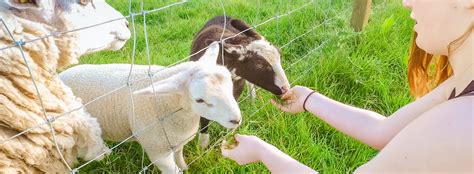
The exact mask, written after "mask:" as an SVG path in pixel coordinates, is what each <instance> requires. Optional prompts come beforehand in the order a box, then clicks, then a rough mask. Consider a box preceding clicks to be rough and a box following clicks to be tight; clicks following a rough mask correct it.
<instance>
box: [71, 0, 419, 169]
mask: <svg viewBox="0 0 474 174" xmlns="http://www.w3.org/2000/svg"><path fill="white" fill-rule="evenodd" d="M172 2H176V1H175V0H160V1H155V0H153V1H152V0H147V1H145V9H153V8H158V7H161V6H164V5H166V4H170V3H172ZM219 2H220V1H219V0H201V1H191V2H189V3H186V4H184V5H179V6H175V7H171V8H169V9H166V10H163V11H160V12H155V13H152V14H149V15H148V16H147V17H146V19H147V30H148V39H149V43H150V47H149V48H150V55H151V59H152V63H153V64H156V65H163V66H166V65H170V64H172V63H174V62H176V61H178V60H180V59H183V58H184V57H186V56H188V54H189V52H190V48H191V42H192V39H193V36H194V34H195V33H196V32H198V31H199V30H200V29H201V27H202V26H203V25H204V23H205V22H206V21H207V20H208V19H210V18H212V17H214V16H216V15H222V14H223V12H222V10H221V7H220V4H219ZM258 2H259V1H246V0H227V1H225V8H226V12H227V14H228V15H230V16H234V17H237V18H241V19H243V20H245V21H247V22H248V23H250V24H258V23H260V22H262V21H264V20H266V19H268V18H271V17H273V16H275V15H276V14H282V13H284V12H285V11H289V10H291V9H295V8H297V7H300V6H302V5H303V4H305V3H306V2H308V1H303V0H298V1H291V2H290V1H282V0H279V1H277V0H260V4H259V5H258ZM109 3H110V4H111V5H112V6H114V7H115V8H116V9H118V10H119V11H120V12H122V13H123V14H128V3H127V1H125V0H114V1H113V0H109ZM139 6H140V3H139V1H136V2H134V3H133V10H134V12H138V11H139ZM373 7H374V8H373V11H372V12H371V16H370V21H369V25H368V27H367V28H366V29H365V30H364V31H363V32H360V33H356V32H353V31H352V29H351V28H350V27H349V26H348V23H349V19H350V12H351V8H352V4H351V1H343V0H333V1H330V0H317V2H316V3H314V4H312V5H311V6H309V7H306V8H304V9H302V10H300V11H298V12H295V13H293V14H291V15H289V16H286V17H282V18H280V19H279V23H278V31H277V30H276V22H275V21H272V22H269V23H267V24H265V25H262V26H261V27H259V28H258V29H257V30H258V32H260V33H261V34H262V35H263V36H265V37H266V38H267V39H268V40H270V41H271V42H273V43H274V44H275V45H279V46H282V45H284V44H285V43H287V42H288V41H289V40H291V39H293V38H295V37H296V36H299V35H300V34H302V33H304V32H306V31H308V29H310V28H311V27H312V26H314V25H317V24H320V23H321V22H322V21H324V20H325V19H334V20H331V21H329V22H327V23H326V24H324V25H322V26H321V27H319V28H317V29H315V30H314V31H313V32H311V33H309V34H307V35H306V36H305V37H302V38H300V39H298V40H296V41H295V42H294V43H292V44H290V45H289V46H288V47H287V48H285V49H283V60H282V61H283V67H284V68H287V67H288V66H290V64H292V63H294V62H295V61H297V60H301V61H300V62H298V63H296V64H295V65H294V66H293V67H291V68H287V70H286V73H287V76H288V78H289V80H290V82H291V83H293V84H294V85H304V86H308V87H311V88H314V89H316V90H318V91H320V92H321V93H322V94H325V95H327V96H328V97H331V98H333V99H335V100H338V101H341V102H344V103H347V104H351V105H355V106H358V107H362V108H365V109H369V110H374V111H376V112H379V113H381V114H384V115H390V114H391V113H393V112H394V111H396V110H397V109H398V108H400V107H401V106H403V105H405V104H407V103H408V102H410V101H411V100H412V98H411V97H410V96H409V92H408V87H407V83H406V81H407V77H406V67H407V54H408V46H409V42H410V36H411V28H412V25H413V22H412V21H411V20H410V19H409V16H408V11H407V10H406V9H404V8H403V7H402V6H401V1H399V0H397V1H382V0H374V6H373ZM135 20H136V31H137V48H136V49H137V53H136V57H135V59H136V63H137V64H147V58H146V52H145V51H146V47H145V40H144V37H143V25H142V23H143V21H142V20H143V18H142V17H137V18H136V19H135ZM129 21H130V20H129ZM326 39H329V41H328V42H327V44H325V45H324V46H323V47H322V48H321V49H319V50H316V51H314V52H312V53H310V54H309V55H308V56H305V57H304V55H305V54H307V53H308V51H310V50H312V49H313V48H315V47H317V46H318V45H320V44H321V43H322V42H324V41H326ZM132 43H133V40H130V41H129V42H128V43H127V45H126V46H125V47H124V49H122V50H120V51H115V52H101V53H97V54H93V55H89V56H85V57H83V58H82V59H81V63H93V64H106V63H130V62H131V52H132V46H133V44H132ZM243 97H244V96H243ZM271 97H272V96H271V95H270V94H269V93H268V92H265V91H264V90H259V91H258V97H257V99H256V100H254V101H251V100H246V101H244V102H243V103H242V104H241V105H240V107H241V110H242V114H243V117H244V122H243V125H242V126H241V127H240V128H239V130H238V132H239V133H243V134H253V135H257V136H259V137H261V138H262V139H264V140H266V141H267V142H269V143H271V144H273V145H275V146H277V147H278V148H280V149H281V150H282V151H284V152H285V153H288V154H289V155H290V156H292V157H294V158H295V159H297V160H299V161H301V162H302V163H304V164H306V165H308V166H309V167H311V168H314V169H316V170H317V171H319V172H321V173H348V172H352V171H353V170H354V169H356V168H357V167H358V166H360V165H361V164H364V163H366V162H367V161H369V160H370V159H371V158H372V157H373V156H375V155H376V154H377V151H376V150H374V149H372V148H370V147H368V146H366V145H364V144H361V143H359V142H358V141H356V140H354V139H352V138H350V137H348V136H345V135H344V134H342V133H340V132H338V131H337V130H335V129H334V128H332V127H330V126H329V125H327V124H326V123H324V122H323V121H321V120H319V119H318V118H317V117H315V116H312V115H310V114H306V113H303V114H298V115H291V114H286V113H282V112H281V111H279V110H277V109H276V108H274V107H273V106H271V105H265V104H266V103H267V102H268V100H269V98H271ZM260 107H263V109H262V110H260V111H259V112H257V113H256V114H252V113H254V112H255V111H256V110H257V109H258V108H260ZM210 130H211V131H210V132H211V136H212V142H211V144H214V143H216V141H217V140H218V138H220V137H222V136H223V135H224V133H225V130H224V129H223V128H222V127H220V126H219V125H217V124H213V125H212V126H211V129H210ZM196 142H197V140H196V139H195V140H193V141H192V142H191V143H189V144H188V145H187V146H186V147H185V156H186V161H188V162H190V161H192V160H194V159H196V158H198V157H200V156H202V158H200V159H198V160H197V161H196V162H195V163H193V164H192V165H191V166H190V169H189V170H188V172H187V173H269V172H268V170H267V169H266V168H265V167H264V166H263V165H262V164H251V165H246V166H239V165H237V164H236V163H235V162H233V161H231V160H228V159H225V158H223V157H222V156H221V155H220V151H219V146H217V147H216V148H212V149H211V150H210V151H209V153H205V151H204V150H201V149H200V148H199V147H198V145H197V143H196ZM115 144H117V143H112V142H109V145H115ZM149 163H150V161H149V160H148V159H147V158H146V157H145V161H144V164H145V165H147V164H149ZM141 165H142V150H141V148H140V145H139V144H138V143H125V144H123V145H121V146H119V147H118V148H117V149H115V150H114V152H113V153H112V154H111V155H109V156H107V157H106V158H105V159H104V160H102V161H99V162H93V163H91V164H89V165H87V166H86V167H85V168H83V169H81V170H80V172H86V173H104V172H105V173H137V172H138V171H140V170H141ZM148 172H152V173H159V170H158V169H157V168H156V167H152V168H150V169H149V170H148Z"/></svg>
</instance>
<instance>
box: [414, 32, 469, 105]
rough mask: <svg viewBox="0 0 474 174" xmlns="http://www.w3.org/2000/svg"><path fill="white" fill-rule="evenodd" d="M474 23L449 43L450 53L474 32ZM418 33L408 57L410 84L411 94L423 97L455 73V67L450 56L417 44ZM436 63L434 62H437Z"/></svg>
mask: <svg viewBox="0 0 474 174" xmlns="http://www.w3.org/2000/svg"><path fill="white" fill-rule="evenodd" d="M473 30H474V24H471V26H470V29H468V30H467V31H466V32H465V33H464V34H463V35H462V36H461V37H460V38H458V39H456V40H455V41H453V42H451V43H450V44H449V45H448V55H450V53H451V52H452V51H453V50H455V49H456V48H457V47H459V46H460V45H461V44H462V43H463V42H464V41H465V40H466V39H467V38H468V36H469V35H470V34H471V33H473ZM416 37H417V33H416V32H414V34H413V38H412V44H411V51H410V56H409V59H408V84H409V86H410V92H411V94H412V95H413V96H414V97H416V98H419V97H422V96H424V95H425V94H427V93H428V92H430V91H431V90H433V89H434V88H436V87H437V86H438V85H439V84H441V83H443V82H444V81H445V80H446V79H448V78H449V77H451V76H452V75H453V69H452V67H451V64H449V60H448V57H449V56H435V55H433V54H430V53H427V52H426V51H424V50H422V49H421V48H420V47H418V45H416ZM435 60H437V61H436V63H435V64H432V63H433V62H435Z"/></svg>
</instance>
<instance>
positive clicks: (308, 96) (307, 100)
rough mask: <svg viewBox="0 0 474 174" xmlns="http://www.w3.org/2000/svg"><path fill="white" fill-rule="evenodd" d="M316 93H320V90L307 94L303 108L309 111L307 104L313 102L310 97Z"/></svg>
mask: <svg viewBox="0 0 474 174" xmlns="http://www.w3.org/2000/svg"><path fill="white" fill-rule="evenodd" d="M316 93H318V92H317V91H312V92H310V93H309V94H308V95H306V98H305V100H304V102H303V109H304V111H306V112H308V109H307V105H308V103H311V102H309V100H310V98H311V97H312V96H314V94H316Z"/></svg>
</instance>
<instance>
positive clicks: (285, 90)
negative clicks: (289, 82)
mask: <svg viewBox="0 0 474 174" xmlns="http://www.w3.org/2000/svg"><path fill="white" fill-rule="evenodd" d="M286 92H288V87H286V86H283V87H281V94H285V93H286Z"/></svg>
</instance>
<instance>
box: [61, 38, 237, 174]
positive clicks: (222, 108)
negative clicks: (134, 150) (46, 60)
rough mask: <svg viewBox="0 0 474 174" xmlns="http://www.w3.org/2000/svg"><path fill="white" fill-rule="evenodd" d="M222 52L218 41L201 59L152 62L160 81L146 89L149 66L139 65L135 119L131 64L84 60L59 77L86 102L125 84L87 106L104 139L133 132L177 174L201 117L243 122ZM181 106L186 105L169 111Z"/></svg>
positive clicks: (134, 76) (223, 122)
mask: <svg viewBox="0 0 474 174" xmlns="http://www.w3.org/2000/svg"><path fill="white" fill-rule="evenodd" d="M218 51H219V48H218V44H217V43H215V44H214V45H211V47H209V48H208V49H207V51H206V53H205V54H204V55H203V57H202V58H201V59H200V60H199V61H197V62H186V63H181V64H178V65H176V66H173V67H170V68H166V69H163V67H161V66H151V71H152V72H153V73H156V72H157V75H156V76H154V77H153V81H158V82H156V83H154V84H153V87H151V86H150V87H147V88H145V89H142V88H144V87H146V86H148V85H149V84H150V81H149V79H147V77H148V73H147V70H148V66H146V65H134V66H133V71H132V74H131V75H132V76H131V80H132V81H138V82H133V84H132V90H137V89H141V90H138V91H136V92H135V94H136V95H135V96H134V97H133V99H134V106H135V108H134V111H135V119H133V118H132V113H131V111H132V106H131V103H130V101H131V99H130V93H129V89H128V87H123V86H124V84H127V79H128V75H129V71H130V65H126V64H109V65H79V66H76V67H73V68H70V69H68V70H66V71H64V72H62V73H61V74H60V76H61V79H62V80H63V81H64V83H65V84H66V85H68V86H69V87H71V89H72V90H73V92H74V94H75V95H77V96H79V97H81V98H82V99H83V100H84V101H86V102H87V101H91V100H93V99H94V98H96V97H98V96H100V95H103V94H105V93H107V92H109V91H112V90H114V89H117V88H119V87H121V86H122V88H121V89H120V90H117V91H115V92H113V93H111V94H110V95H108V96H106V97H104V98H101V99H99V100H97V101H95V102H94V103H92V104H91V105H89V106H87V111H88V112H90V113H91V115H93V116H95V117H97V119H98V120H99V122H100V124H101V127H102V131H103V134H104V138H105V139H108V140H113V141H123V140H125V139H127V138H128V137H130V136H131V135H132V134H133V133H134V134H133V135H136V136H137V137H136V139H135V140H137V141H138V142H139V143H140V144H141V145H142V147H143V148H144V149H145V151H146V153H147V154H148V156H149V158H150V160H151V161H156V163H155V165H157V166H158V167H159V168H160V170H161V171H162V172H163V173H176V172H178V171H177V170H176V169H177V166H176V163H177V164H178V167H179V168H181V169H187V165H186V163H185V161H184V157H183V146H184V145H185V144H186V143H187V142H189V141H190V140H191V139H192V137H194V134H195V133H197V130H198V127H199V118H200V117H199V116H203V117H205V118H207V119H210V120H214V121H217V122H218V123H220V124H221V125H222V126H224V127H226V128H236V127H237V126H238V125H239V124H240V122H241V115H240V110H239V107H238V105H237V102H236V101H235V100H234V98H233V95H232V80H231V75H230V72H229V71H228V70H227V69H226V68H225V67H223V66H218V65H216V58H217V54H218ZM158 71H159V72H158ZM137 79H145V80H141V81H139V80H137ZM153 88H154V89H153ZM155 97H156V98H155ZM179 108H182V110H180V111H179V112H176V113H175V114H173V115H171V116H168V115H169V114H171V113H173V112H175V111H176V110H178V109H179ZM160 119H163V120H162V123H163V124H160V123H157V122H156V121H157V120H160ZM154 122H155V124H154V125H151V126H150V127H149V128H148V129H145V130H143V129H144V128H145V127H148V126H149V125H150V124H152V123H154ZM164 131H165V132H164ZM168 140H169V141H170V144H171V147H170V144H169V143H168ZM170 148H172V149H170ZM175 161H176V162H175Z"/></svg>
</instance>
